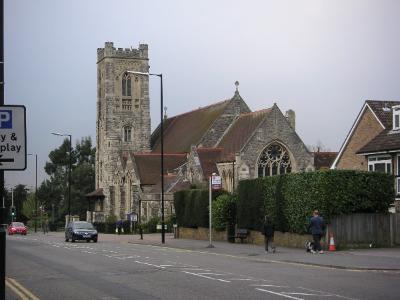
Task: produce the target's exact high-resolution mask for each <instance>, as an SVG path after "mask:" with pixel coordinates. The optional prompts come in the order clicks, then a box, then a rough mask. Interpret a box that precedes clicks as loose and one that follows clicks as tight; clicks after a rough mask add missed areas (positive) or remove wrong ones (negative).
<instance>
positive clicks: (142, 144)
mask: <svg viewBox="0 0 400 300" xmlns="http://www.w3.org/2000/svg"><path fill="white" fill-rule="evenodd" d="M127 71H138V72H148V71H149V58H148V46H147V45H146V44H140V45H139V48H138V49H132V48H130V49H129V48H125V49H122V48H118V49H116V48H114V45H113V43H112V42H106V43H105V47H104V48H99V49H97V116H96V141H97V145H96V166H95V167H96V189H99V188H102V189H103V193H104V196H105V202H104V203H103V206H104V207H102V209H101V210H104V211H108V212H114V213H116V212H117V211H122V210H125V209H127V208H128V206H129V205H130V204H129V203H130V201H131V200H130V199H123V200H124V201H122V200H121V201H115V199H116V197H117V198H119V199H122V198H124V195H119V194H118V195H116V193H120V191H116V190H115V187H116V186H118V185H119V184H125V183H117V182H114V181H115V178H116V176H115V172H116V170H118V163H120V161H121V155H122V153H123V152H124V151H133V152H148V151H150V131H151V128H150V100H149V78H148V76H143V75H134V74H129V73H127ZM122 206H124V207H122Z"/></svg>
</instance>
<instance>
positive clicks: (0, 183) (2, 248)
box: [0, 0, 6, 300]
mask: <svg viewBox="0 0 400 300" xmlns="http://www.w3.org/2000/svg"><path fill="white" fill-rule="evenodd" d="M0 18H1V19H0V23H1V30H0V105H1V106H3V105H4V0H0ZM0 197H4V170H0ZM4 213H5V208H3V207H2V208H1V209H0V253H1V254H0V300H4V299H5V298H6V231H5V227H4V223H5V214H4Z"/></svg>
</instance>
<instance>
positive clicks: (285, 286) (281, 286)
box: [250, 284, 289, 288]
mask: <svg viewBox="0 0 400 300" xmlns="http://www.w3.org/2000/svg"><path fill="white" fill-rule="evenodd" d="M250 286H261V287H279V288H289V286H287V285H274V284H250Z"/></svg>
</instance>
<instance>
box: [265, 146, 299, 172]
mask: <svg viewBox="0 0 400 300" xmlns="http://www.w3.org/2000/svg"><path fill="white" fill-rule="evenodd" d="M291 171H292V164H291V161H290V157H289V152H288V151H287V150H286V149H285V147H283V146H281V145H279V144H277V143H274V144H272V145H269V146H268V147H267V148H265V149H264V151H263V152H262V153H261V155H260V159H259V161H258V177H265V176H274V175H279V174H286V173H290V172H291Z"/></svg>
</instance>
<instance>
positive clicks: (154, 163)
mask: <svg viewBox="0 0 400 300" xmlns="http://www.w3.org/2000/svg"><path fill="white" fill-rule="evenodd" d="M133 156H134V159H135V161H136V166H137V171H138V176H139V178H140V183H141V184H145V185H152V184H156V183H157V182H159V181H160V175H161V174H160V169H161V156H160V154H158V153H157V154H154V153H134V154H133ZM185 162H186V154H170V153H164V174H167V173H168V172H172V171H173V170H174V169H176V168H178V167H180V166H181V165H183V164H184V163H185Z"/></svg>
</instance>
